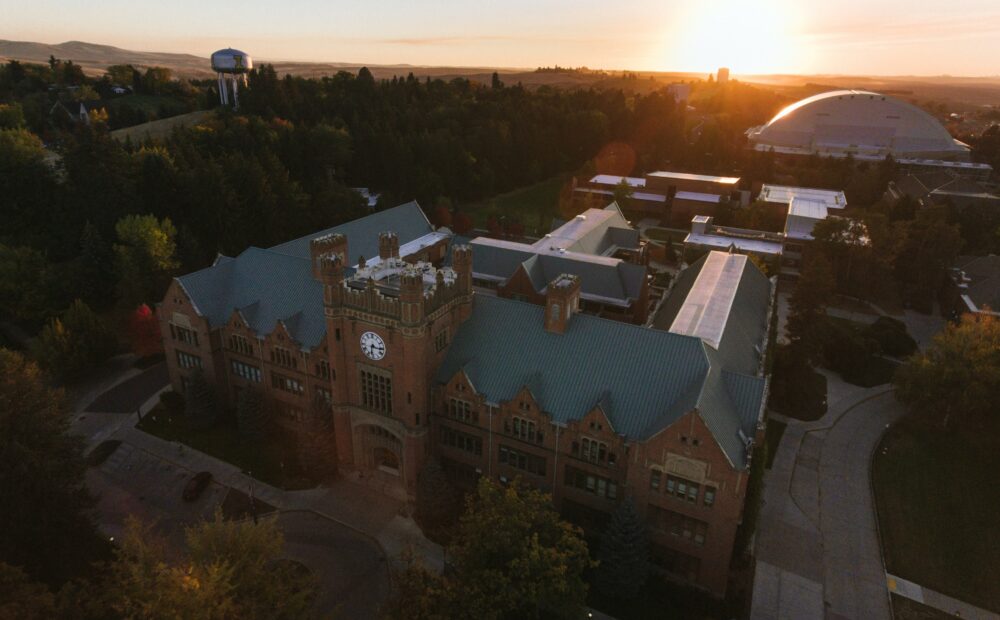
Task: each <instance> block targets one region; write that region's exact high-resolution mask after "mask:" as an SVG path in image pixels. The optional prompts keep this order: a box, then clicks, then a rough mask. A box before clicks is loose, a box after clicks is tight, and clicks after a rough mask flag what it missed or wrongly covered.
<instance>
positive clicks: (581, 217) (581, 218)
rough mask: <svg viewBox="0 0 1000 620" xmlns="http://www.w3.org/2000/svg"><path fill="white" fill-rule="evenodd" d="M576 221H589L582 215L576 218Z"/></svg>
mask: <svg viewBox="0 0 1000 620" xmlns="http://www.w3.org/2000/svg"><path fill="white" fill-rule="evenodd" d="M576 219H578V220H580V221H581V222H582V221H583V220H585V219H587V216H586V215H584V214H582V213H581V214H580V215H578V216H576Z"/></svg>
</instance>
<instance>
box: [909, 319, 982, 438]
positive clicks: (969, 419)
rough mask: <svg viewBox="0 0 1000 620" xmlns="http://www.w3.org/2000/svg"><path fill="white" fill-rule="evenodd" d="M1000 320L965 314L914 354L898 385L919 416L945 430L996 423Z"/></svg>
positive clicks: (975, 427) (980, 426)
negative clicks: (930, 343)
mask: <svg viewBox="0 0 1000 620" xmlns="http://www.w3.org/2000/svg"><path fill="white" fill-rule="evenodd" d="M998 351H1000V319H997V318H996V317H995V316H992V315H989V314H965V315H964V316H962V319H961V322H959V323H958V324H957V325H948V326H947V327H946V328H945V330H944V331H943V332H941V333H939V334H938V335H937V336H935V337H934V342H933V344H932V345H931V347H930V348H929V349H928V350H927V351H926V352H925V353H918V354H916V355H914V356H913V357H911V358H910V359H909V360H908V361H907V362H906V363H905V364H903V365H902V366H901V367H900V368H899V370H897V371H896V376H895V379H894V381H893V383H894V384H895V386H896V397H897V398H898V399H899V400H900V401H901V402H903V403H904V404H905V405H906V406H907V407H909V408H910V409H911V410H912V411H914V412H915V413H917V414H918V415H920V416H922V417H924V418H925V419H927V420H931V421H932V422H940V423H941V425H942V426H943V427H945V428H948V427H949V424H950V423H951V421H952V420H954V421H955V422H956V423H957V424H960V425H962V426H965V427H966V428H968V429H972V430H979V429H982V428H984V427H986V426H987V425H988V424H992V425H996V423H997V422H998V421H1000V419H998V417H997V405H996V404H997V403H998V402H1000V354H998Z"/></svg>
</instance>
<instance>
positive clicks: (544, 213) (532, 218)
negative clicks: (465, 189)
mask: <svg viewBox="0 0 1000 620" xmlns="http://www.w3.org/2000/svg"><path fill="white" fill-rule="evenodd" d="M568 181H569V175H565V174H563V175H559V176H555V177H552V178H551V179H546V180H545V181H542V182H540V183H535V184H534V185H529V186H527V187H522V188H520V189H516V190H514V191H512V192H508V193H506V194H500V195H499V196H494V197H493V198H489V199H487V200H481V201H479V202H475V203H471V204H469V205H466V206H465V207H464V208H463V210H464V211H466V212H467V213H468V214H469V216H470V217H471V218H472V221H473V222H474V223H475V225H476V227H477V228H484V227H485V226H486V221H487V220H488V219H489V217H490V216H491V215H495V216H496V217H500V216H505V217H507V219H508V220H516V221H519V222H521V223H522V224H523V225H524V229H525V233H526V234H528V235H532V236H541V235H544V234H545V233H547V232H549V230H550V228H551V226H552V219H553V218H556V217H561V218H567V217H570V216H571V215H572V214H562V215H560V213H559V194H560V192H561V191H562V189H563V187H564V186H565V185H566V183H567V182H568Z"/></svg>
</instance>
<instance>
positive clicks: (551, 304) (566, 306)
mask: <svg viewBox="0 0 1000 620" xmlns="http://www.w3.org/2000/svg"><path fill="white" fill-rule="evenodd" d="M579 309H580V278H578V277H577V276H575V275H571V274H567V273H564V274H562V275H560V276H559V277H557V278H556V279H555V280H553V281H552V282H551V283H549V286H548V288H547V289H546V291H545V330H546V331H550V332H554V333H557V334H563V333H566V328H567V327H568V326H569V321H570V318H572V316H573V313H574V312H577V311H578V310H579Z"/></svg>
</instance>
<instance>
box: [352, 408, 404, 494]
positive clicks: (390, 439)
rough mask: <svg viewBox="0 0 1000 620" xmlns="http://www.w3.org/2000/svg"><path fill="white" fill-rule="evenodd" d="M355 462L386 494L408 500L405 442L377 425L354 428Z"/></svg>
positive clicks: (369, 479)
mask: <svg viewBox="0 0 1000 620" xmlns="http://www.w3.org/2000/svg"><path fill="white" fill-rule="evenodd" d="M354 457H355V460H354V462H355V463H356V464H357V467H358V469H359V470H360V472H361V473H362V475H363V479H364V480H366V481H367V482H368V483H369V484H371V485H372V486H375V487H377V488H379V489H380V490H381V491H382V492H383V493H386V494H387V495H392V496H401V497H403V498H405V497H406V478H405V475H406V471H405V466H404V461H403V442H402V440H401V439H400V438H399V437H397V436H396V434H395V433H393V432H392V431H390V430H388V429H386V428H385V427H383V426H379V425H377V424H359V425H358V426H356V427H354Z"/></svg>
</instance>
